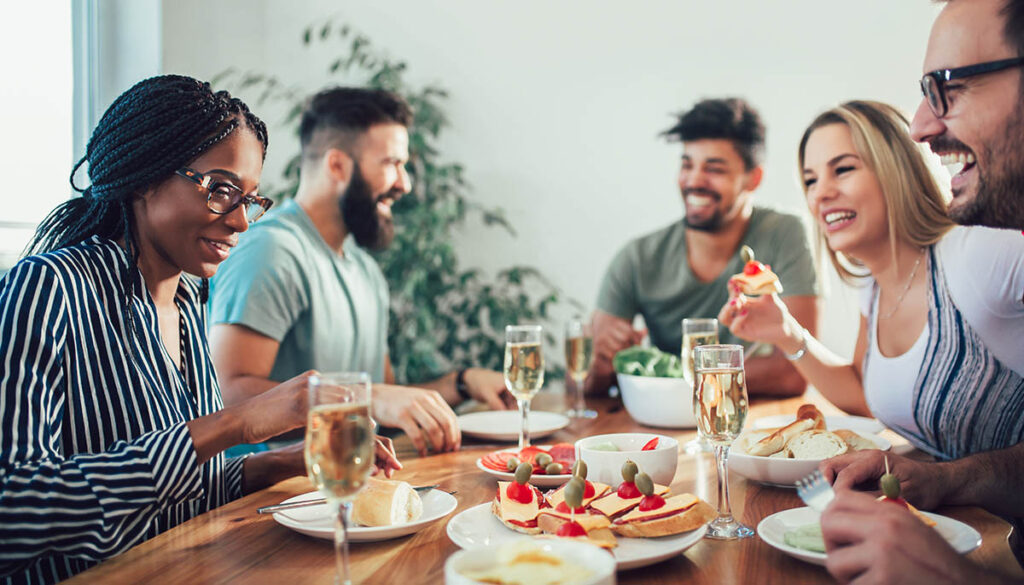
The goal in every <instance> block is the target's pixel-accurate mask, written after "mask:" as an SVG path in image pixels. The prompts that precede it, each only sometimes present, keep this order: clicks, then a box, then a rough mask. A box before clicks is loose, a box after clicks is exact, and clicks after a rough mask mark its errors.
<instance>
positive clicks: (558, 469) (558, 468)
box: [544, 463, 565, 475]
mask: <svg viewBox="0 0 1024 585" xmlns="http://www.w3.org/2000/svg"><path fill="white" fill-rule="evenodd" d="M563 471H565V469H563V468H562V464H561V463H548V465H547V467H545V468H544V473H546V474H548V475H562V472H563Z"/></svg>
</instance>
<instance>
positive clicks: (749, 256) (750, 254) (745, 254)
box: [740, 246, 754, 264]
mask: <svg viewBox="0 0 1024 585" xmlns="http://www.w3.org/2000/svg"><path fill="white" fill-rule="evenodd" d="M740 258H741V259H743V263H744V264H746V263H747V262H750V261H751V260H753V259H754V250H753V248H751V247H750V246H743V247H742V248H740Z"/></svg>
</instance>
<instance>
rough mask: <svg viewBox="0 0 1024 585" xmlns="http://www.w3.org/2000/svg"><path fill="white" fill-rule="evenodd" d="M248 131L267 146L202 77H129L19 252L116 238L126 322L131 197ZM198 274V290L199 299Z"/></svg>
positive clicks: (240, 109) (239, 110) (130, 292)
mask: <svg viewBox="0 0 1024 585" xmlns="http://www.w3.org/2000/svg"><path fill="white" fill-rule="evenodd" d="M242 124H245V126H246V127H247V128H248V129H249V130H251V131H252V132H253V134H255V136H256V139H257V140H259V141H260V143H261V144H262V145H263V155H264V156H266V153H267V127H266V126H265V125H264V124H263V122H262V121H261V120H260V119H259V118H258V117H256V115H255V114H253V113H252V112H250V111H249V107H248V106H246V105H245V103H244V102H242V100H240V99H238V98H234V97H231V94H229V93H228V92H226V91H218V92H214V91H213V90H212V89H211V87H210V84H209V83H206V82H201V81H198V80H196V79H193V78H191V77H185V76H182V75H161V76H157V77H150V78H149V79H145V80H143V81H140V82H138V83H136V84H135V85H134V86H132V88H131V89H129V90H128V91H126V92H124V93H123V94H121V95H120V96H118V98H117V99H116V100H114V103H113V104H111V106H110V107H109V108H107V111H106V112H104V114H103V117H102V118H100V122H99V124H98V125H97V126H96V129H95V130H94V131H93V133H92V137H90V138H89V144H88V145H87V146H86V150H85V156H83V157H82V158H81V159H80V160H79V161H78V163H76V164H75V166H74V168H72V169H71V177H70V181H71V187H72V188H73V189H74V190H75V191H77V192H79V193H81V194H82V196H81V197H72V198H71V199H69V200H68V201H66V202H64V203H62V204H61V205H59V206H57V208H56V209H54V210H53V211H52V212H51V213H50V214H49V215H48V216H47V217H46V218H45V219H44V220H43V221H42V223H40V224H39V227H38V228H37V229H36V233H35V236H34V237H33V239H32V242H31V243H30V244H29V245H28V248H27V249H26V253H27V254H37V253H45V252H50V251H53V250H57V249H59V248H64V247H67V246H71V245H74V244H77V243H79V242H81V241H83V240H87V239H89V238H91V237H93V236H99V237H101V238H106V239H110V240H117V239H121V238H123V239H124V244H125V252H126V254H127V257H128V262H127V263H126V264H125V265H124V266H123V267H122V269H123V271H124V279H123V280H124V283H125V290H124V293H125V296H126V297H127V302H126V303H125V318H126V323H128V324H129V328H131V326H132V324H133V319H132V312H131V311H130V310H129V309H128V308H129V307H130V306H131V299H132V298H133V296H134V295H135V286H136V285H135V281H136V278H135V274H134V270H135V267H136V266H137V265H138V260H139V250H138V245H137V243H136V234H135V216H134V214H133V211H132V209H133V208H132V202H133V201H134V200H135V199H136V198H137V197H138V196H139V195H140V194H141V193H144V192H145V191H147V190H148V189H149V188H151V187H153V186H155V185H158V184H160V183H161V182H163V181H165V180H167V179H168V178H170V177H171V176H173V174H174V173H175V171H177V170H178V169H180V168H181V167H184V166H187V165H188V164H189V163H191V162H192V161H193V160H195V159H196V158H197V157H199V156H200V155H202V154H203V153H204V152H206V151H207V150H209V149H210V148H211V147H212V146H213V145H215V144H217V143H218V142H220V141H221V140H223V139H225V138H226V137H228V136H229V135H230V134H231V133H232V132H234V131H235V130H236V129H237V128H238V127H239V126H241V125H242ZM86 161H88V163H89V168H88V169H89V178H90V180H91V184H90V186H88V187H86V188H84V189H82V188H79V187H78V186H77V185H75V173H76V172H77V171H78V169H79V168H80V167H81V166H82V165H83V164H85V162H86ZM208 294H209V284H208V283H207V281H206V280H205V279H204V280H203V282H202V286H201V290H200V297H201V301H202V302H204V303H205V302H206V298H207V296H208Z"/></svg>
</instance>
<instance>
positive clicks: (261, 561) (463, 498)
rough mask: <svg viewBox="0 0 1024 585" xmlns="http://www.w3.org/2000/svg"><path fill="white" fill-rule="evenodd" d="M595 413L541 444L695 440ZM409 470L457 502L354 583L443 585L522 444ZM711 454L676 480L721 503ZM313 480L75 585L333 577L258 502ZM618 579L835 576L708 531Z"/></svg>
mask: <svg viewBox="0 0 1024 585" xmlns="http://www.w3.org/2000/svg"><path fill="white" fill-rule="evenodd" d="M562 400H564V394H558V393H551V394H549V395H546V394H545V393H543V392H542V393H541V395H539V396H538V397H537V399H536V402H537V405H536V406H537V408H539V409H549V410H559V409H564V407H563V406H562V402H560V401H562ZM804 402H812V403H814V404H817V405H818V406H819V408H820V409H821V410H822V411H823V412H824V413H825V414H826V415H828V414H839V411H837V410H836V409H835V407H833V406H832V405H831V404H829V403H828V402H827V401H825V400H824V399H823V398H822V397H821V396H820V395H819V394H817V393H816V392H815V391H814V390H813V389H812V390H809V391H808V393H807V394H806V395H805V396H803V397H800V398H790V399H783V400H754V401H752V402H751V407H750V416H749V417H748V421H749V420H753V419H757V418H759V417H764V416H770V415H776V414H792V413H795V412H796V409H797V407H798V406H799V405H800V404H803V403H804ZM589 406H591V407H593V408H595V409H596V410H597V411H598V413H599V415H598V417H597V418H595V419H589V420H586V419H584V420H574V421H573V422H572V423H571V424H570V425H569V426H568V427H566V428H564V429H562V430H560V431H558V432H556V433H555V434H554V435H553V436H550V437H546V438H544V439H543V441H539V442H542V443H555V442H567V443H572V442H574V441H575V440H577V439H579V438H581V437H587V436H590V435H596V434H604V433H615V432H652V433H658V434H664V435H668V436H671V437H674V438H676V439H678V440H679V441H680V444H682V443H684V442H686V441H689V440H690V439H692V438H694V436H695V431H694V430H692V429H655V428H651V427H645V426H642V425H639V424H637V423H636V422H634V421H633V419H632V418H630V416H629V414H628V413H627V412H626V411H625V409H624V408H623V407H622V403H621V401H618V400H615V399H611V398H605V399H597V400H591V401H590V403H589ZM883 435H884V436H885V437H886V438H888V439H889V440H890V441H892V443H893V444H894V448H895V449H898V450H901V451H907V450H908V447H907V445H906V442H905V441H904V440H903V439H902V438H900V437H898V436H897V435H895V434H893V433H891V432H890V431H885V432H884V433H883ZM396 446H397V449H398V452H399V455H400V457H401V459H402V463H403V465H404V469H403V470H401V471H400V472H399V473H398V474H397V475H396V477H397V478H398V479H402V480H405V481H408V482H409V483H411V484H413V485H432V484H438V485H439V486H440V488H441V489H444V490H448V491H451V492H454V493H455V497H456V498H457V500H458V507H457V508H456V510H455V511H454V512H453V513H452V514H450V515H448V516H447V517H444V518H442V519H439V520H437V521H435V522H432V523H430V524H428V525H426V526H425V527H424V528H423V529H422V530H420V531H418V532H416V533H414V534H411V535H408V536H404V537H401V538H396V539H393V540H385V541H380V542H356V543H352V546H351V568H352V576H353V581H354V582H355V583H366V584H373V583H393V584H401V585H414V584H420V583H443V582H444V564H445V560H446V559H447V558H448V557H449V556H450V555H452V554H453V553H455V552H456V551H457V550H459V548H458V547H457V546H456V545H455V544H454V543H453V542H452V541H451V540H450V539H449V538H448V536H447V534H446V531H445V528H446V526H447V524H448V521H449V520H450V519H451V518H452V517H454V516H455V515H456V514H458V513H460V512H462V511H464V510H466V509H468V508H471V507H473V506H477V505H478V504H482V503H486V502H489V501H490V500H491V499H492V498H493V497H494V495H495V491H496V485H497V484H496V479H495V478H494V477H493V476H491V475H489V474H487V473H484V472H483V471H481V470H480V469H478V468H477V466H476V460H477V459H478V458H479V457H480V456H481V455H484V454H486V453H488V452H490V451H494V450H496V449H500V448H507V447H511V446H514V445H509V444H497V443H494V442H490V441H474V440H473V439H472V438H470V437H464V438H463V442H462V448H461V449H460V450H459V451H456V452H451V453H440V454H434V455H428V456H426V457H419V456H417V454H416V452H415V450H414V449H413V447H412V444H411V443H410V442H409V441H408V439H406V438H404V437H399V438H398V440H397V441H396ZM715 469H716V468H715V462H714V457H713V456H712V455H711V454H710V453H704V452H702V453H696V454H688V453H686V452H683V450H682V449H681V450H680V452H679V462H678V468H677V471H676V475H675V480H674V481H673V482H672V485H671V488H672V491H673V493H680V492H690V493H694V494H696V495H698V496H699V497H701V498H703V499H705V500H707V501H709V502H710V503H711V504H712V505H716V504H717V501H716V495H715V494H716V490H717V487H716V471H715ZM729 486H730V490H731V495H732V497H731V500H732V508H733V513H734V515H735V516H736V517H737V518H738V519H739V520H740V521H742V522H743V523H745V524H746V525H748V526H750V527H756V526H757V524H758V522H760V521H761V520H762V519H763V518H765V517H766V516H769V515H771V514H773V513H775V512H779V511H781V510H786V509H789V508H796V507H800V506H802V505H803V504H802V502H801V501H800V499H799V498H798V497H797V495H796V493H795V491H794V490H792V489H785V488H778V487H769V486H765V485H760V484H758V483H756V482H753V481H750V480H747V479H745V478H743V477H741V476H739V475H737V474H731V476H730V478H729ZM312 489H313V486H312V484H311V483H310V481H309V479H307V478H305V477H296V478H292V479H289V480H287V481H283V482H281V483H278V484H277V485H274V486H272V487H270V488H267V489H264V490H262V491H259V492H257V493H254V494H250V495H248V496H245V497H243V498H241V499H239V500H236V501H234V502H231V503H229V504H227V505H225V506H222V507H220V508H218V509H216V510H214V511H211V512H208V513H206V514H202V515H200V516H198V517H196V518H193V519H192V520H190V521H188V522H185V523H184V524H181V525H179V526H177V527H175V528H173V529H171V530H168V531H167V532H165V533H163V534H161V535H159V536H157V537H156V538H153V539H151V540H149V541H147V542H144V543H142V544H139V545H138V546H136V547H134V548H132V549H131V550H129V551H127V552H125V553H124V554H122V555H119V556H117V557H115V558H113V559H110V560H108V561H106V562H104V563H102V564H99V565H97V566H95V567H93V568H92V569H90V570H88V571H86V572H83V573H81V574H79V575H77V576H75V577H74V578H72V579H70V580H68V581H66V583H105V584H116V583H132V584H135V583H147V584H160V583H190V584H204V583H218V584H223V583H245V584H261V583H267V584H274V585H277V584H280V583H325V584H326V583H333V578H334V571H335V565H334V549H333V544H332V542H331V541H329V540H322V539H317V538H313V537H309V536H305V535H302V534H299V533H297V532H294V531H292V530H290V529H288V528H286V527H284V526H282V525H280V524H278V523H277V522H276V521H275V520H274V519H273V518H272V517H271V516H269V515H260V514H257V513H256V509H257V508H259V507H261V506H267V505H270V504H276V503H279V502H281V501H283V500H285V499H288V498H291V497H293V496H296V495H299V494H303V493H306V492H309V491H311V490H312ZM938 512H939V513H941V514H944V515H946V516H949V517H951V518H955V519H957V520H960V521H962V522H965V523H967V524H969V525H970V526H972V527H974V528H975V529H977V530H978V531H979V532H980V533H981V534H982V545H981V547H980V548H979V549H977V550H976V551H974V552H972V553H970V554H969V555H968V558H970V559H971V560H973V561H975V562H977V563H979V564H981V565H983V566H985V567H988V568H990V569H994V570H997V571H1001V572H1003V573H1007V574H1010V575H1016V576H1021V575H1024V573H1022V571H1021V568H1020V566H1019V565H1018V564H1017V563H1016V561H1015V559H1014V557H1013V554H1012V552H1011V550H1010V548H1009V546H1008V544H1007V542H1006V537H1007V534H1008V533H1009V530H1010V528H1009V525H1008V524H1007V523H1006V522H1004V521H1003V520H1001V519H999V518H997V517H995V516H993V515H991V514H989V513H987V512H985V511H984V510H982V509H980V508H973V507H956V508H943V509H940V510H938ZM617 577H618V583H620V584H632V583H637V584H639V583H644V584H658V583H709V584H711V583H715V584H718V583H787V584H794V585H795V584H800V583H815V584H820V583H833V582H834V580H833V579H832V578H831V576H830V575H829V574H828V573H827V572H826V571H825V569H824V568H823V567H819V566H815V565H812V564H808V563H805V562H802V561H799V560H797V559H795V558H792V557H789V556H787V555H786V554H784V553H782V552H779V551H778V550H776V549H774V548H772V547H770V546H769V545H768V544H766V543H765V542H764V541H762V540H761V539H760V538H759V537H757V536H754V537H751V538H746V539H743V540H736V541H718V540H710V539H703V540H701V541H699V542H698V543H697V544H695V545H694V546H692V547H690V548H688V549H687V550H685V551H684V552H683V553H681V554H678V555H676V556H674V557H672V558H669V559H668V560H665V561H662V562H660V563H657V564H654V565H649V566H646V567H642V568H636V569H631V570H627V571H620V572H619V573H618V576H617Z"/></svg>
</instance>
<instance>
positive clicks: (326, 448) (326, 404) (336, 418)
mask: <svg viewBox="0 0 1024 585" xmlns="http://www.w3.org/2000/svg"><path fill="white" fill-rule="evenodd" d="M305 455H306V472H307V473H308V474H309V479H310V480H311V481H312V482H313V485H315V486H316V488H317V489H318V490H320V493H322V494H323V495H324V497H325V498H327V501H328V503H329V504H330V505H332V506H336V507H337V517H336V519H335V523H334V555H335V563H336V564H337V574H336V575H335V583H337V584H341V585H349V584H350V583H351V582H352V581H351V579H350V577H349V568H348V566H349V563H348V518H349V515H350V513H351V507H352V500H354V499H355V496H356V494H357V493H358V492H359V490H360V489H362V488H363V486H364V485H365V484H366V482H367V480H368V478H369V477H370V471H371V470H372V468H373V458H374V424H373V419H372V418H370V376H369V374H367V373H365V372H353V373H348V372H346V373H338V374H317V375H315V376H311V377H310V378H309V418H308V421H307V424H306V452H305Z"/></svg>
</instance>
